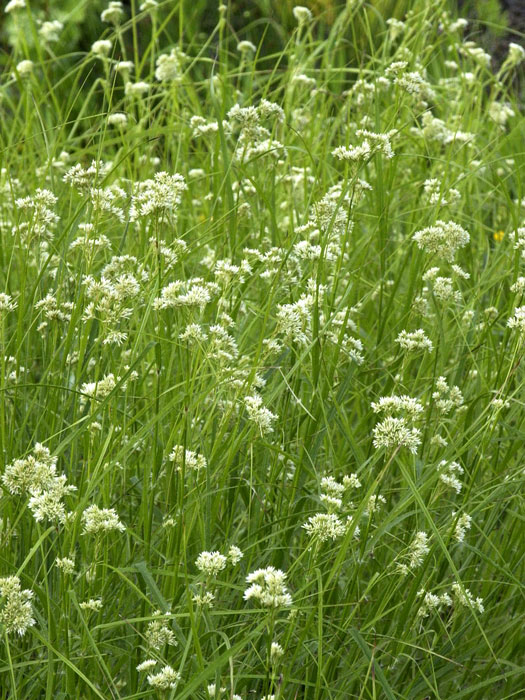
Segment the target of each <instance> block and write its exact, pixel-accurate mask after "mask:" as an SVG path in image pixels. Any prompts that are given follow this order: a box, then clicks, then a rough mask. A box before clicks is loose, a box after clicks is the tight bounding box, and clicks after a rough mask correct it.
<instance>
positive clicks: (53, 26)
mask: <svg viewBox="0 0 525 700" xmlns="http://www.w3.org/2000/svg"><path fill="white" fill-rule="evenodd" d="M62 29H64V25H63V24H62V22H59V21H58V20H57V19H54V20H51V21H50V22H42V24H41V26H40V29H39V30H38V34H39V36H40V38H41V39H42V41H44V42H46V43H48V44H51V43H53V42H55V41H58V40H59V38H60V32H61V31H62Z"/></svg>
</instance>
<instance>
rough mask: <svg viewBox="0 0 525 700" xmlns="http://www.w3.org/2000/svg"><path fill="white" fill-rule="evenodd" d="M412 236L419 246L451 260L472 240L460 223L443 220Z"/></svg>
mask: <svg viewBox="0 0 525 700" xmlns="http://www.w3.org/2000/svg"><path fill="white" fill-rule="evenodd" d="M412 238H413V240H414V241H416V243H417V245H418V248H421V249H423V250H425V251H426V252H427V253H431V254H434V255H437V256H438V257H440V258H445V260H449V261H451V260H453V259H454V256H455V255H456V253H457V251H458V250H459V249H460V248H463V247H464V246H466V245H467V243H468V242H469V241H470V235H469V234H468V232H467V231H465V229H464V228H463V227H461V226H460V225H459V224H456V223H454V221H441V220H438V221H436V223H435V224H434V225H433V226H427V228H424V229H421V231H416V233H415V234H414V235H413V237H412Z"/></svg>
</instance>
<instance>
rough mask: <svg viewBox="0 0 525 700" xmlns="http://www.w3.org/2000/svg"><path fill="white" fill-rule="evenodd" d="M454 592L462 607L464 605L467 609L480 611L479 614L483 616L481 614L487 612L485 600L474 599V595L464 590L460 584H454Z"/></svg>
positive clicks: (466, 589)
mask: <svg viewBox="0 0 525 700" xmlns="http://www.w3.org/2000/svg"><path fill="white" fill-rule="evenodd" d="M452 592H453V593H454V595H455V596H456V598H457V600H458V602H459V603H460V604H461V605H464V606H465V607H466V608H474V609H475V610H477V611H478V613H479V614H480V615H481V613H483V612H485V608H484V606H483V599H482V598H476V599H474V596H473V595H472V593H471V592H470V591H469V589H468V588H464V589H462V588H461V586H460V585H459V583H453V584H452Z"/></svg>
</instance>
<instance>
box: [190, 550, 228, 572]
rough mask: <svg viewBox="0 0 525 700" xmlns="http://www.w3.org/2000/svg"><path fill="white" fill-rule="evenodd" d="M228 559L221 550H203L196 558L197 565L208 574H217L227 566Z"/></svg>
mask: <svg viewBox="0 0 525 700" xmlns="http://www.w3.org/2000/svg"><path fill="white" fill-rule="evenodd" d="M226 563H227V559H226V557H225V556H224V555H223V554H221V553H220V552H201V553H200V554H199V556H198V557H197V559H196V560H195V566H196V567H197V569H198V570H199V571H202V573H203V574H206V576H217V574H218V573H219V571H222V570H223V569H225V568H226Z"/></svg>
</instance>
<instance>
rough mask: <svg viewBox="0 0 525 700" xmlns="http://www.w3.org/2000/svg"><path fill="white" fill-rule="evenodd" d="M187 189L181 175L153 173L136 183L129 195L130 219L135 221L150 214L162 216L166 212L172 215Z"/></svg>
mask: <svg viewBox="0 0 525 700" xmlns="http://www.w3.org/2000/svg"><path fill="white" fill-rule="evenodd" d="M187 189H188V187H187V185H186V182H185V180H184V178H183V177H182V175H179V174H178V173H175V174H174V175H170V174H169V173H166V172H159V173H155V175H154V176H153V178H151V179H148V180H143V181H142V182H139V183H138V185H137V187H136V190H135V193H134V194H133V196H132V197H131V208H130V211H129V218H130V220H131V221H137V220H138V219H141V218H144V217H146V216H150V215H151V214H155V215H157V216H159V218H164V217H165V216H166V214H168V213H170V214H172V215H173V214H174V213H175V211H176V209H177V207H178V206H179V204H180V202H181V199H182V194H183V192H184V191H185V190H187Z"/></svg>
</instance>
